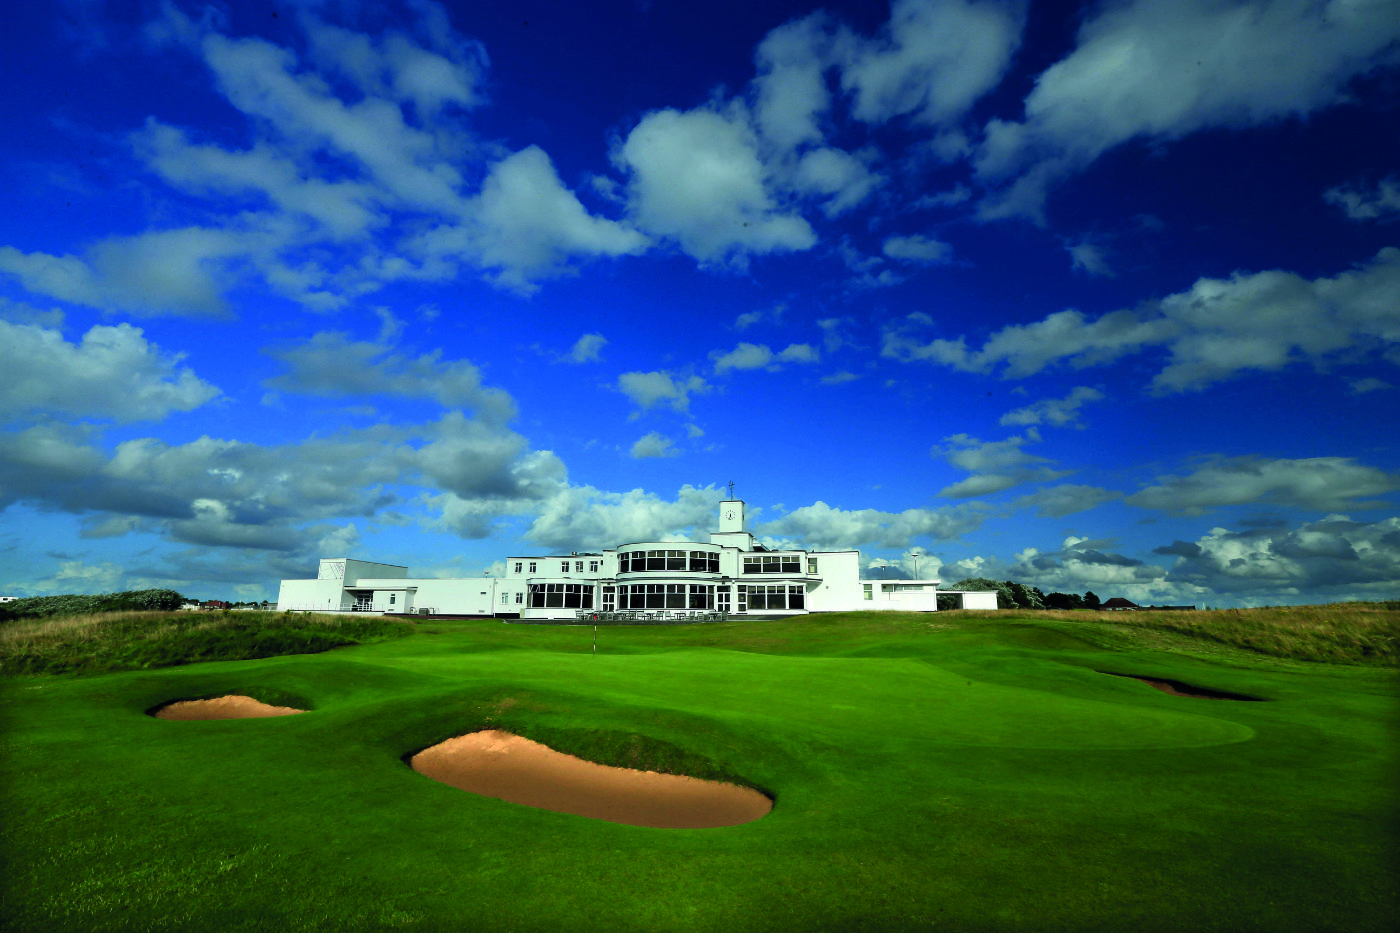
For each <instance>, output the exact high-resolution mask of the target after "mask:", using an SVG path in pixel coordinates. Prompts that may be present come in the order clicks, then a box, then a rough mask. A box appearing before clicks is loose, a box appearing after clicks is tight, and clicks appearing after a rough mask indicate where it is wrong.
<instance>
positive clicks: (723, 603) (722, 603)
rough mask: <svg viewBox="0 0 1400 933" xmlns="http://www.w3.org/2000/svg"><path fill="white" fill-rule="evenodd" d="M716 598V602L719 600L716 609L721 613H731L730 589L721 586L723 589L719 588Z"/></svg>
mask: <svg viewBox="0 0 1400 933" xmlns="http://www.w3.org/2000/svg"><path fill="white" fill-rule="evenodd" d="M715 598H716V600H717V602H716V603H715V608H717V609H718V610H719V611H720V612H728V611H729V587H727V586H721V587H720V588H719V590H717V591H716V592H715Z"/></svg>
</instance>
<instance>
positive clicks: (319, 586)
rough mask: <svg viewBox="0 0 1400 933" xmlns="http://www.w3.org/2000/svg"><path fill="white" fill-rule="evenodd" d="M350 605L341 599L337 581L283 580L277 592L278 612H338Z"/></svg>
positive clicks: (339, 585) (339, 586) (351, 603)
mask: <svg viewBox="0 0 1400 933" xmlns="http://www.w3.org/2000/svg"><path fill="white" fill-rule="evenodd" d="M351 605H354V602H353V601H351V602H350V603H348V604H347V603H345V602H344V600H343V599H342V595H341V584H340V581H339V580H283V581H282V587H281V589H280V590H278V592H277V609H278V611H280V612H286V611H293V612H340V611H341V610H342V609H348V608H349V606H351Z"/></svg>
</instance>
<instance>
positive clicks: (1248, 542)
mask: <svg viewBox="0 0 1400 933" xmlns="http://www.w3.org/2000/svg"><path fill="white" fill-rule="evenodd" d="M1155 553H1157V554H1161V555H1164V556H1172V557H1175V558H1176V561H1175V563H1174V564H1173V565H1172V566H1171V568H1170V578H1171V579H1172V580H1176V581H1180V582H1181V583H1182V584H1187V585H1194V586H1197V587H1201V588H1206V589H1209V590H1211V591H1214V592H1216V593H1228V594H1232V595H1237V596H1242V597H1246V596H1255V597H1261V598H1263V599H1264V600H1266V601H1267V602H1277V601H1278V600H1279V599H1280V598H1285V597H1288V596H1296V595H1301V594H1307V595H1310V596H1313V598H1318V597H1317V596H1314V595H1313V594H1323V595H1322V597H1321V598H1326V599H1332V600H1343V599H1388V598H1393V596H1394V594H1395V592H1396V589H1397V587H1400V518H1387V519H1385V520H1383V521H1377V522H1358V521H1353V520H1352V519H1351V518H1349V517H1347V516H1346V515H1328V516H1326V517H1325V518H1323V519H1321V520H1320V521H1314V522H1306V523H1304V524H1301V525H1298V526H1296V527H1293V528H1289V527H1287V526H1285V525H1282V524H1279V525H1272V526H1264V527H1256V528H1250V529H1246V530H1243V531H1231V530H1229V529H1226V528H1214V529H1211V531H1210V533H1208V534H1206V535H1203V536H1202V537H1200V538H1197V539H1196V540H1195V541H1194V542H1188V541H1176V542H1173V543H1172V544H1171V545H1167V546H1165V547H1159V548H1157V549H1156V550H1155Z"/></svg>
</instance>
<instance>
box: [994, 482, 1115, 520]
mask: <svg viewBox="0 0 1400 933" xmlns="http://www.w3.org/2000/svg"><path fill="white" fill-rule="evenodd" d="M1122 497H1123V494H1122V493H1121V492H1115V491H1113V490H1112V489H1103V488H1101V487H1099V486H1076V485H1071V484H1061V485H1059V486H1048V487H1046V488H1045V489H1041V490H1039V491H1037V492H1033V493H1031V494H1030V495H1028V496H1022V497H1021V498H1019V499H1017V500H1016V501H1015V502H1013V503H1012V505H1013V506H1014V507H1015V508H1017V509H1035V512H1036V514H1037V515H1040V516H1043V517H1045V518H1064V517H1065V516H1066V515H1074V514H1076V513H1078V512H1087V511H1088V510H1089V509H1092V508H1095V507H1097V506H1100V505H1102V504H1103V503H1105V502H1112V501H1113V500H1114V499H1121V498H1122Z"/></svg>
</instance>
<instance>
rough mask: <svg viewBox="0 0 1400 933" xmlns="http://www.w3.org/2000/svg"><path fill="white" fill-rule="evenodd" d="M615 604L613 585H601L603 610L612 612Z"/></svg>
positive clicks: (615, 597)
mask: <svg viewBox="0 0 1400 933" xmlns="http://www.w3.org/2000/svg"><path fill="white" fill-rule="evenodd" d="M616 605H617V596H616V593H615V589H614V587H611V586H605V587H603V611H604V612H612V611H613V608H614V607H615V606H616Z"/></svg>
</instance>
